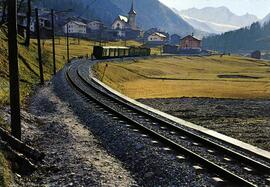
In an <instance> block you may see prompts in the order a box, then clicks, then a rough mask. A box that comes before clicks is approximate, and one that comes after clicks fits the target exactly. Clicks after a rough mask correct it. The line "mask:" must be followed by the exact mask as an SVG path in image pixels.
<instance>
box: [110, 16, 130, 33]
mask: <svg viewBox="0 0 270 187" xmlns="http://www.w3.org/2000/svg"><path fill="white" fill-rule="evenodd" d="M128 28H130V26H129V24H128V18H127V17H126V16H121V15H119V16H118V17H117V18H116V19H115V20H114V22H113V24H112V29H114V30H124V29H128Z"/></svg>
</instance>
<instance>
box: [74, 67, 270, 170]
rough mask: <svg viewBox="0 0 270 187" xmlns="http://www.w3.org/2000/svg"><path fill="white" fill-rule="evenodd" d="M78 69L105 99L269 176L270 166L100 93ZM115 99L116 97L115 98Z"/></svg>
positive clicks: (80, 75) (78, 72)
mask: <svg viewBox="0 0 270 187" xmlns="http://www.w3.org/2000/svg"><path fill="white" fill-rule="evenodd" d="M79 68H80V67H78V69H77V74H78V76H79V77H80V79H81V80H83V81H84V82H85V84H87V85H88V86H90V87H92V88H94V89H95V90H96V91H98V92H99V93H100V94H103V95H105V96H106V97H110V99H112V100H114V101H115V102H117V103H121V104H122V105H124V106H126V107H128V108H131V109H132V110H133V111H134V110H135V111H136V112H138V113H140V114H142V115H145V116H147V117H149V118H151V119H153V120H156V121H157V122H159V123H161V124H162V125H165V126H166V127H168V128H171V129H173V130H174V131H176V132H179V133H182V134H184V135H186V136H188V137H191V138H192V139H193V140H197V141H198V142H200V143H204V144H206V145H208V147H212V148H214V149H215V150H219V151H223V152H224V154H226V155H227V156H231V157H233V158H234V159H237V160H240V161H241V162H242V163H245V164H247V165H249V166H252V167H253V168H254V169H256V171H257V172H259V173H261V174H270V166H268V165H266V164H264V163H261V162H259V161H257V160H254V159H252V158H250V157H248V156H245V155H243V154H241V153H238V152H236V151H234V150H232V149H230V148H228V147H225V146H223V145H220V144H218V143H216V142H214V141H211V140H209V139H206V138H204V137H202V136H199V135H198V134H195V133H193V132H190V131H188V130H187V129H183V128H181V127H179V126H177V125H174V124H173V123H169V122H167V121H165V120H162V119H160V118H157V117H155V116H153V115H151V114H149V113H147V112H144V111H142V110H140V109H138V108H136V107H134V106H132V105H131V104H129V103H127V102H124V101H123V100H121V99H120V98H119V99H117V98H115V97H111V96H110V95H109V94H107V93H105V92H103V91H101V90H100V89H98V88H97V87H96V86H94V85H93V84H91V83H89V82H88V81H87V80H86V79H85V76H83V75H82V74H81V72H80V71H79ZM116 97H117V96H116Z"/></svg>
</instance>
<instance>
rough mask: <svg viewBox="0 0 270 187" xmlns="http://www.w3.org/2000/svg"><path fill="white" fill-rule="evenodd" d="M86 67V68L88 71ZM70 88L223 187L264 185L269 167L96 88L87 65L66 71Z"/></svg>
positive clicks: (269, 181) (269, 179)
mask: <svg viewBox="0 0 270 187" xmlns="http://www.w3.org/2000/svg"><path fill="white" fill-rule="evenodd" d="M87 67H88V68H87ZM66 78H67V80H68V81H69V83H70V85H71V86H72V88H73V89H74V90H76V91H78V92H79V93H80V94H81V95H83V96H84V97H86V98H87V99H89V100H91V101H92V102H95V103H96V104H97V106H99V107H100V109H102V110H104V112H105V113H106V114H107V115H108V116H115V118H116V119H117V120H119V121H121V122H122V123H123V125H124V124H126V126H127V127H132V128H135V129H137V130H139V131H140V132H141V133H142V136H149V137H151V138H153V143H157V142H160V143H162V144H164V145H165V146H167V147H168V150H171V151H173V152H175V154H176V156H177V158H178V159H181V160H187V161H188V162H192V163H195V164H197V165H196V167H195V169H198V170H201V169H203V170H206V171H207V172H209V173H211V175H212V176H213V177H212V178H213V180H216V181H218V182H221V183H222V184H223V185H225V186H267V185H269V184H270V167H269V165H267V164H265V163H262V162H259V161H257V160H254V159H252V158H250V157H248V156H245V155H243V154H241V153H238V152H236V151H234V150H232V149H230V148H228V147H227V146H224V145H220V144H217V143H216V142H214V141H211V140H209V139H206V138H204V137H202V136H199V135H197V134H195V133H193V132H190V131H188V130H186V129H184V128H181V127H180V126H179V125H177V124H173V123H170V122H168V121H166V120H162V119H159V118H157V117H155V116H154V115H151V114H150V113H147V112H144V111H142V110H140V109H138V108H136V107H134V106H132V105H131V104H129V103H127V102H125V101H123V100H121V99H120V98H117V97H115V96H113V95H111V94H109V93H106V92H105V91H104V90H102V89H101V88H99V87H98V86H97V85H96V84H95V83H94V82H92V80H91V78H90V77H89V66H86V65H85V64H81V63H74V64H72V65H70V66H69V68H68V69H67V71H66Z"/></svg>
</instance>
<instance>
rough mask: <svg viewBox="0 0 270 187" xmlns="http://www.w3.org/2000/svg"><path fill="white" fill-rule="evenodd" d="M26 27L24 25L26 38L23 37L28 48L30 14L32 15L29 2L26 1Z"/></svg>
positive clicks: (28, 0)
mask: <svg viewBox="0 0 270 187" xmlns="http://www.w3.org/2000/svg"><path fill="white" fill-rule="evenodd" d="M27 7H28V10H27V25H26V37H25V46H26V47H29V45H30V34H31V31H30V25H31V14H32V6H31V0H27Z"/></svg>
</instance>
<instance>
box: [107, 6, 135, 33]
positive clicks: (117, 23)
mask: <svg viewBox="0 0 270 187" xmlns="http://www.w3.org/2000/svg"><path fill="white" fill-rule="evenodd" d="M136 15H137V13H136V11H135V10H134V5H133V1H132V5H131V8H130V11H129V13H128V17H126V16H122V15H119V16H118V17H117V18H116V19H115V20H114V22H113V23H112V29H114V30H125V29H131V30H137V26H136Z"/></svg>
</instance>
